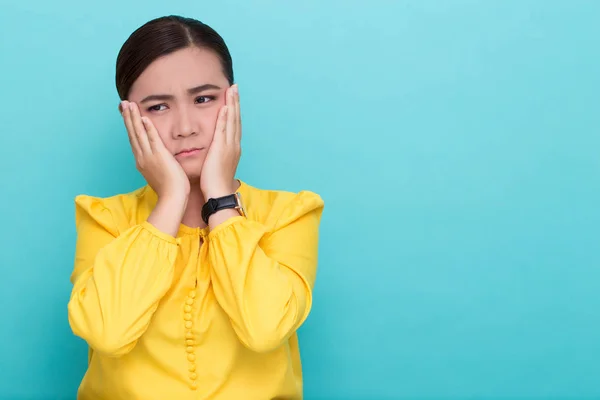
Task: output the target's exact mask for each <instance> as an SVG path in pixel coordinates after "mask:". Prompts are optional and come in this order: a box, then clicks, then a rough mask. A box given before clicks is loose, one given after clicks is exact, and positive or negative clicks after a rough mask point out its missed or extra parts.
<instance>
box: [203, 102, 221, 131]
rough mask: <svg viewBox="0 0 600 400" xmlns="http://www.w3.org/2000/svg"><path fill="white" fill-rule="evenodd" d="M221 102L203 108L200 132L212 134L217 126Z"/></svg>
mask: <svg viewBox="0 0 600 400" xmlns="http://www.w3.org/2000/svg"><path fill="white" fill-rule="evenodd" d="M221 106H222V104H218V105H216V106H215V107H211V108H209V109H205V110H203V113H202V115H201V124H202V132H204V133H205V134H206V135H208V136H210V137H211V138H212V136H213V135H214V133H215V127H216V126H217V118H218V117H219V110H220V109H221Z"/></svg>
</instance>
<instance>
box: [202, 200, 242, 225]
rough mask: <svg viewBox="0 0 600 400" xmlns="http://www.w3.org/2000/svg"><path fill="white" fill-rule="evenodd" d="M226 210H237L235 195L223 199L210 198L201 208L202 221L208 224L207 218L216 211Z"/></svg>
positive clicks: (237, 204)
mask: <svg viewBox="0 0 600 400" xmlns="http://www.w3.org/2000/svg"><path fill="white" fill-rule="evenodd" d="M227 208H239V203H238V198H237V195H236V194H229V195H227V196H223V197H217V198H210V199H208V200H207V201H206V203H205V204H204V205H203V206H202V220H203V221H204V223H205V224H208V218H209V217H210V216H211V215H213V214H214V213H216V212H217V211H220V210H224V209H227Z"/></svg>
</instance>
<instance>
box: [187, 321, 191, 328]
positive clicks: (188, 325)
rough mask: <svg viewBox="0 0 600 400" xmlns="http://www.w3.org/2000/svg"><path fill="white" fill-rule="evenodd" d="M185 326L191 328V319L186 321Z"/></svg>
mask: <svg viewBox="0 0 600 400" xmlns="http://www.w3.org/2000/svg"><path fill="white" fill-rule="evenodd" d="M185 327H186V329H192V321H186V322H185Z"/></svg>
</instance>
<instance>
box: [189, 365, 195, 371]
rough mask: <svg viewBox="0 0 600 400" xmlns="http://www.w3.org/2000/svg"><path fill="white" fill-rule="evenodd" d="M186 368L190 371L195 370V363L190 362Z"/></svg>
mask: <svg viewBox="0 0 600 400" xmlns="http://www.w3.org/2000/svg"><path fill="white" fill-rule="evenodd" d="M188 370H189V371H190V372H195V371H196V364H191V363H190V366H189V368H188Z"/></svg>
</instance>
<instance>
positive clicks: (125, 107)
mask: <svg viewBox="0 0 600 400" xmlns="http://www.w3.org/2000/svg"><path fill="white" fill-rule="evenodd" d="M121 110H122V113H121V115H122V116H123V122H125V128H126V129H127V137H129V144H130V145H131V150H133V155H134V156H135V157H138V155H141V151H142V149H140V144H139V142H138V140H137V137H136V135H135V130H134V128H133V123H132V122H131V110H130V109H129V103H127V102H126V101H123V102H121Z"/></svg>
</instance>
